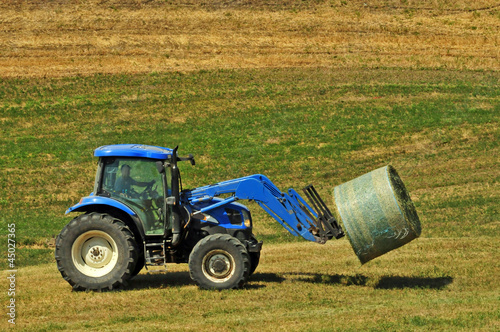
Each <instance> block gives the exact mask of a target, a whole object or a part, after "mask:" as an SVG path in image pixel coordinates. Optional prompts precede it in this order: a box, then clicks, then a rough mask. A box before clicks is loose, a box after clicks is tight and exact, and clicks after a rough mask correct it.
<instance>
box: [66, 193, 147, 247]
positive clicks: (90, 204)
mask: <svg viewBox="0 0 500 332" xmlns="http://www.w3.org/2000/svg"><path fill="white" fill-rule="evenodd" d="M94 211H95V212H101V213H109V214H112V215H114V216H115V217H121V218H123V217H126V218H127V219H129V220H130V221H132V223H133V225H130V226H132V227H131V228H133V229H132V231H133V232H134V233H135V234H136V236H137V235H139V236H140V237H141V239H140V242H141V243H142V242H143V240H144V238H145V233H144V227H143V225H142V222H141V221H140V219H139V216H138V215H137V213H135V212H134V210H132V209H131V208H130V207H128V206H127V205H125V204H123V203H121V202H119V201H116V200H114V199H111V198H108V197H102V196H94V195H93V194H90V195H89V196H87V197H83V198H82V199H81V200H80V202H79V203H78V204H75V205H73V206H72V207H70V208H69V209H67V210H66V214H68V213H71V212H94ZM129 220H122V221H124V222H126V223H128V222H127V221H129ZM138 240H139V239H138Z"/></svg>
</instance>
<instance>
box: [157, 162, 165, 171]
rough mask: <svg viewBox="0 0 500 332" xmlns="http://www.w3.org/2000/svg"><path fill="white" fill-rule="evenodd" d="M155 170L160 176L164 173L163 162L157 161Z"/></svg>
mask: <svg viewBox="0 0 500 332" xmlns="http://www.w3.org/2000/svg"><path fill="white" fill-rule="evenodd" d="M156 169H157V170H158V173H160V174H163V173H165V166H163V162H161V161H157V162H156Z"/></svg>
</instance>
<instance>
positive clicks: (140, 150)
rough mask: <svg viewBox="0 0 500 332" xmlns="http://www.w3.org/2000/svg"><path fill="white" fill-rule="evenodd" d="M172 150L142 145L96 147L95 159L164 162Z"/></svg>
mask: <svg viewBox="0 0 500 332" xmlns="http://www.w3.org/2000/svg"><path fill="white" fill-rule="evenodd" d="M172 152H173V149H169V148H163V147H160V146H151V145H143V144H115V145H104V146H101V147H98V148H97V149H95V151H94V156H95V157H135V158H150V159H161V160H165V159H167V158H169V157H171V156H172Z"/></svg>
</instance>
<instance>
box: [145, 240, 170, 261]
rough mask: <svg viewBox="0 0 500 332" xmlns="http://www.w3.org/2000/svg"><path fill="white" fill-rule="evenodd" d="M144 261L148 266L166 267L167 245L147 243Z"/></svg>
mask: <svg viewBox="0 0 500 332" xmlns="http://www.w3.org/2000/svg"><path fill="white" fill-rule="evenodd" d="M144 260H145V262H144V265H146V266H159V265H165V264H166V262H165V243H163V242H161V243H145V244H144Z"/></svg>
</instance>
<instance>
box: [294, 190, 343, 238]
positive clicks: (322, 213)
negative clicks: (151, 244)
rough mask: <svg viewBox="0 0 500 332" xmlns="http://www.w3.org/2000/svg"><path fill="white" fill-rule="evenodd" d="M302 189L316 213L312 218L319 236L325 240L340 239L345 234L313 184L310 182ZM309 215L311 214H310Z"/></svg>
mask: <svg viewBox="0 0 500 332" xmlns="http://www.w3.org/2000/svg"><path fill="white" fill-rule="evenodd" d="M302 190H303V191H304V194H305V195H306V197H307V199H308V200H309V201H310V202H311V204H312V208H313V210H314V212H316V214H317V218H312V219H313V220H314V221H315V226H316V227H317V229H318V231H319V235H320V236H321V238H324V239H325V242H326V240H330V239H332V238H336V239H340V238H341V237H343V236H344V235H345V234H344V231H343V230H342V228H341V227H340V225H339V223H338V222H337V220H336V219H335V217H334V216H333V214H332V212H331V211H330V209H328V207H327V206H326V204H325V202H324V201H323V199H322V198H321V196H320V195H319V194H318V192H317V191H316V189H315V188H314V186H313V185H312V184H310V185H308V186H306V187H305V188H304V189H302ZM306 212H307V211H306ZM310 217H312V216H311V215H310Z"/></svg>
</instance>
